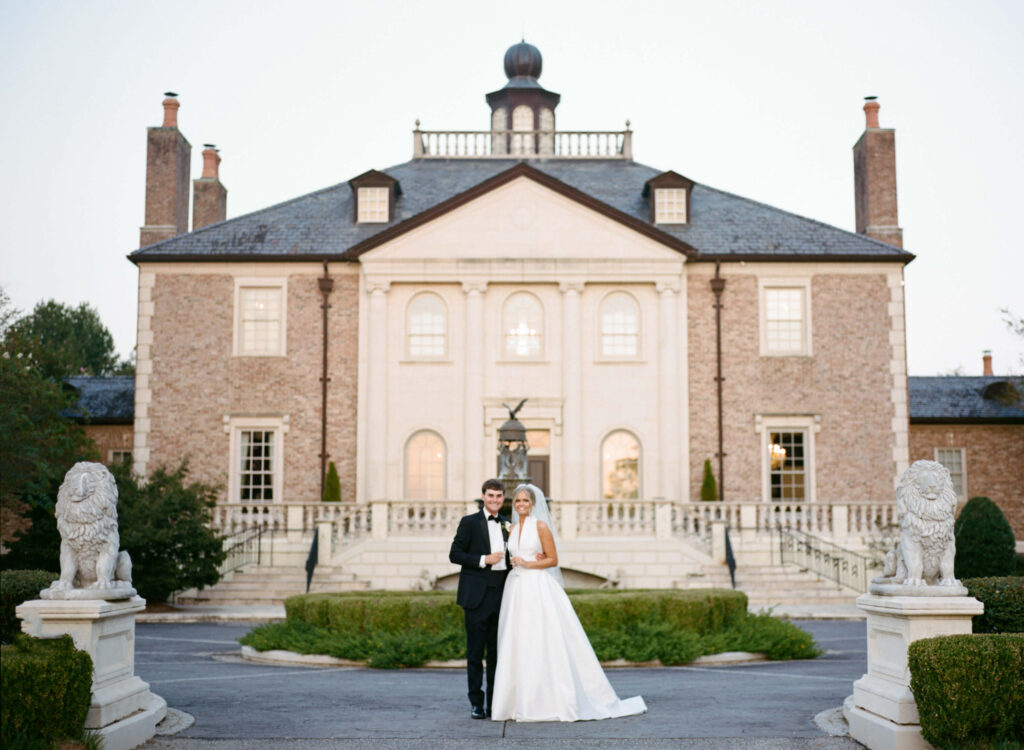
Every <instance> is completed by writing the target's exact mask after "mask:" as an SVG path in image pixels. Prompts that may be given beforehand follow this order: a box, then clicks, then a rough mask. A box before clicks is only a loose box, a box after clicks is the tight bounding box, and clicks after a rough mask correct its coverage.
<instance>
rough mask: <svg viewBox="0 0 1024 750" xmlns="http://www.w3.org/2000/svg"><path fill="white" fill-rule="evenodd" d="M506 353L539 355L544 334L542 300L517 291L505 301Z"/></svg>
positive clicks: (528, 355)
mask: <svg viewBox="0 0 1024 750" xmlns="http://www.w3.org/2000/svg"><path fill="white" fill-rule="evenodd" d="M502 328H503V330H504V332H505V354H506V356H509V357H539V356H540V355H541V352H542V348H541V343H542V338H543V335H544V330H543V328H544V313H543V311H542V309H541V306H540V300H538V299H537V298H536V297H534V296H533V295H532V294H527V293H525V292H517V293H516V294H513V295H512V296H511V297H509V298H508V299H507V300H506V301H505V309H504V313H503V315H502Z"/></svg>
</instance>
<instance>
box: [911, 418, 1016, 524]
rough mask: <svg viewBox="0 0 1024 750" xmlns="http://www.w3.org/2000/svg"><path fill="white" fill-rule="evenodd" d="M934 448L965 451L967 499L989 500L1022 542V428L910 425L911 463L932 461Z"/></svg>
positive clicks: (1007, 426)
mask: <svg viewBox="0 0 1024 750" xmlns="http://www.w3.org/2000/svg"><path fill="white" fill-rule="evenodd" d="M936 448H964V449H965V451H964V453H965V457H966V458H965V463H966V466H965V470H966V473H967V497H968V498H971V497H974V496H976V495H984V496H985V497H988V498H990V499H991V500H992V501H993V502H995V503H996V504H997V505H998V506H999V507H1000V508H1001V509H1002V511H1003V514H1004V515H1005V516H1006V518H1007V520H1008V521H1009V522H1010V526H1012V527H1013V535H1014V536H1015V537H1016V538H1017V539H1022V540H1024V425H1020V424H1006V425H1001V424H913V423H912V424H911V425H910V460H911V461H919V460H921V459H928V460H929V461H934V460H935V449H936Z"/></svg>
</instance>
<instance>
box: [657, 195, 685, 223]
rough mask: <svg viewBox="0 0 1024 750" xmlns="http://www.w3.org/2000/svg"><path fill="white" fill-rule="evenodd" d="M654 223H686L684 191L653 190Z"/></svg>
mask: <svg viewBox="0 0 1024 750" xmlns="http://www.w3.org/2000/svg"><path fill="white" fill-rule="evenodd" d="M654 223H655V224H685V223H686V190H685V189H684V188H657V189H655V191H654Z"/></svg>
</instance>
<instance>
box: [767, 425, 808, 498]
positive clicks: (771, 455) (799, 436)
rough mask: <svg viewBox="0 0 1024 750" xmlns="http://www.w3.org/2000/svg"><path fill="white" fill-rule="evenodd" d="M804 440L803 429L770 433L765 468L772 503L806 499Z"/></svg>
mask: <svg viewBox="0 0 1024 750" xmlns="http://www.w3.org/2000/svg"><path fill="white" fill-rule="evenodd" d="M806 438H807V434H806V433H805V432H804V431H803V430H797V431H793V432H774V431H773V432H770V433H769V437H768V466H769V477H770V482H771V493H770V497H771V499H772V500H773V501H787V500H788V501H793V502H803V501H805V500H806V499H807V472H806V466H807V463H806V453H805V446H806Z"/></svg>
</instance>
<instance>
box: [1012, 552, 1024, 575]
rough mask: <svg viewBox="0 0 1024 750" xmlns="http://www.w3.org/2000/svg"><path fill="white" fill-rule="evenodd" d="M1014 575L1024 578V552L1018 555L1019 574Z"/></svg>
mask: <svg viewBox="0 0 1024 750" xmlns="http://www.w3.org/2000/svg"><path fill="white" fill-rule="evenodd" d="M1014 575H1017V576H1022V577H1024V552H1018V553H1017V572H1016V573H1014Z"/></svg>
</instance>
